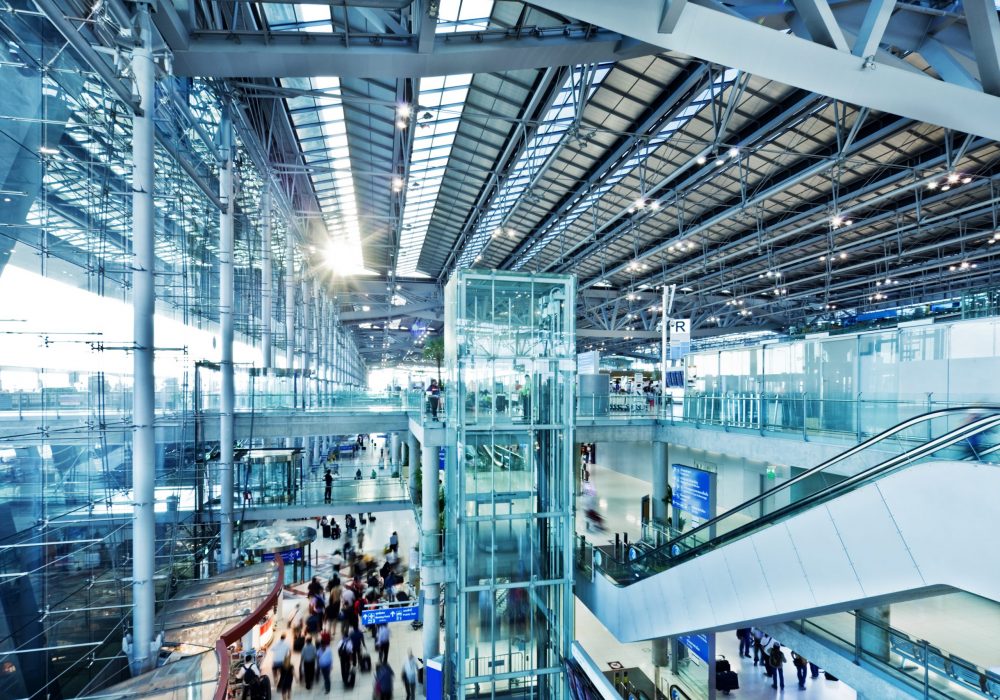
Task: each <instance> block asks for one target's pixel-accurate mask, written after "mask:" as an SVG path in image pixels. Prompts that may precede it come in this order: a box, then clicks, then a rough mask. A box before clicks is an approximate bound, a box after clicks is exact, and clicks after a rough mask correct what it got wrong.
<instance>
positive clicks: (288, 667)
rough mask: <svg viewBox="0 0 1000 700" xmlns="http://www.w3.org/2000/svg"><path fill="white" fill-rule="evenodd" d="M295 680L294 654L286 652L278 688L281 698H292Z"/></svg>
mask: <svg viewBox="0 0 1000 700" xmlns="http://www.w3.org/2000/svg"><path fill="white" fill-rule="evenodd" d="M294 680H295V667H294V666H292V655H291V654H286V655H285V661H284V663H282V664H281V675H280V676H279V677H278V690H280V691H281V700H292V682H293V681H294Z"/></svg>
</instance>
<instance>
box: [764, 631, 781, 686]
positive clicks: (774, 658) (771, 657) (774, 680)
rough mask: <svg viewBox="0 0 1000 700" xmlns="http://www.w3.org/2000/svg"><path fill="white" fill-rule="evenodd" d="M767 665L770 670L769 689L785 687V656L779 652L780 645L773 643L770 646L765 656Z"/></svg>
mask: <svg viewBox="0 0 1000 700" xmlns="http://www.w3.org/2000/svg"><path fill="white" fill-rule="evenodd" d="M767 662H768V665H769V666H770V667H771V669H772V673H773V675H772V676H771V687H772V688H774V689H775V690H777V688H778V684H779V683H780V684H781V687H782V688H784V687H785V668H784V666H783V664H784V663H785V655H784V654H783V653H782V652H781V645H780V644H778V643H777V642H775V643H774V644H772V645H771V650H770V651H769V652H768V654H767Z"/></svg>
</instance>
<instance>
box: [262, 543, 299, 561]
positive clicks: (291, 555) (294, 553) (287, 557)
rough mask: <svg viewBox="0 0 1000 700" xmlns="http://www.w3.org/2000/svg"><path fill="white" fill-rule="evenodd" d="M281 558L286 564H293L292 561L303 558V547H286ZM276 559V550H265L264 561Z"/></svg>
mask: <svg viewBox="0 0 1000 700" xmlns="http://www.w3.org/2000/svg"><path fill="white" fill-rule="evenodd" d="M280 556H281V560H282V561H283V562H285V563H286V564H291V563H292V562H296V561H299V560H300V559H302V547H296V548H295V549H286V550H285V551H284V552H281V555H280ZM273 559H274V552H264V554H263V555H262V556H261V560H262V561H271V560H273Z"/></svg>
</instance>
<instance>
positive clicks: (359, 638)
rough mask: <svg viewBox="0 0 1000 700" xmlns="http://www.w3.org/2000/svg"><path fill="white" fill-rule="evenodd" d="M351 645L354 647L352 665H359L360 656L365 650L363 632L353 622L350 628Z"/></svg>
mask: <svg viewBox="0 0 1000 700" xmlns="http://www.w3.org/2000/svg"><path fill="white" fill-rule="evenodd" d="M351 647H352V648H353V649H354V665H355V666H359V665H360V664H361V656H362V655H363V654H364V653H365V651H366V645H365V634H364V632H362V631H361V629H360V628H359V627H358V625H357V623H355V624H354V629H352V630H351Z"/></svg>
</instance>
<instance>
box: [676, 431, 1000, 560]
mask: <svg viewBox="0 0 1000 700" xmlns="http://www.w3.org/2000/svg"><path fill="white" fill-rule="evenodd" d="M997 427H1000V415H992V416H989V417H986V418H981V419H979V420H978V421H976V422H975V423H969V424H967V425H965V426H962V427H959V428H956V429H955V430H953V431H951V432H950V433H945V434H944V435H942V436H940V437H937V438H935V439H934V440H930V441H928V442H926V443H923V444H922V445H919V446H917V447H914V448H913V449H911V450H909V451H907V452H904V453H902V454H899V455H896V456H895V457H890V458H889V459H887V460H886V461H884V462H880V463H879V464H876V465H874V466H872V467H869V468H868V469H866V470H864V471H863V472H859V473H857V474H855V475H853V476H849V477H847V478H846V479H844V480H843V481H838V482H837V483H836V484H832V485H830V486H827V487H826V488H824V489H820V490H819V491H816V492H815V493H812V494H809V495H808V496H806V497H805V498H801V499H799V500H797V501H795V502H794V503H789V504H788V505H786V506H783V507H781V508H779V509H777V510H774V511H772V512H770V513H768V514H767V515H765V516H763V517H761V518H757V519H756V520H753V521H751V522H749V523H746V524H745V525H743V526H740V527H737V528H734V529H733V530H730V531H729V532H726V533H724V534H722V535H719V536H717V537H714V538H712V539H711V540H707V541H705V542H703V543H701V544H700V545H697V546H695V547H692V548H690V549H688V550H686V551H684V552H682V553H681V554H679V555H678V556H676V557H673V559H674V560H675V561H677V562H680V561H681V560H685V559H689V558H691V557H693V556H697V555H698V554H699V553H700V552H701V551H703V550H705V549H714V548H716V547H718V546H719V545H720V544H722V543H723V542H728V541H731V540H733V539H739V538H740V537H742V536H743V535H745V534H746V533H747V532H749V531H753V530H757V529H759V528H761V527H764V526H767V525H770V524H771V523H774V522H776V521H779V520H782V519H783V518H785V517H787V516H788V515H789V514H792V513H797V512H800V511H802V510H805V509H807V508H809V507H810V505H812V504H814V503H816V502H822V501H826V500H829V499H830V498H832V497H834V496H836V495H839V494H840V493H841V492H847V491H851V490H853V489H854V488H856V487H857V486H858V485H860V484H864V483H866V482H868V481H871V480H872V479H875V478H877V477H879V476H881V475H882V474H884V473H885V472H888V471H891V470H892V469H895V468H896V467H899V466H903V465H906V464H909V463H910V462H913V461H915V460H917V459H920V458H922V457H926V456H928V455H932V454H934V453H935V452H938V451H939V450H943V449H945V448H947V447H951V446H952V445H955V444H958V443H960V442H962V441H964V440H966V439H968V438H969V437H971V436H973V435H977V434H979V433H982V432H986V431H988V430H993V429H994V428H997ZM730 512H732V511H730ZM713 520H714V518H713ZM709 522H711V521H709ZM696 529H697V528H696ZM694 531H695V530H691V531H690V532H687V533H684V534H683V535H681V536H680V537H676V538H674V539H673V540H671V541H670V542H668V543H667V544H665V545H664V547H669V546H672V545H673V544H676V543H678V542H679V541H680V540H683V539H685V538H686V537H689V536H690V535H691V533H692V532H694ZM667 551H670V550H667Z"/></svg>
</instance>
